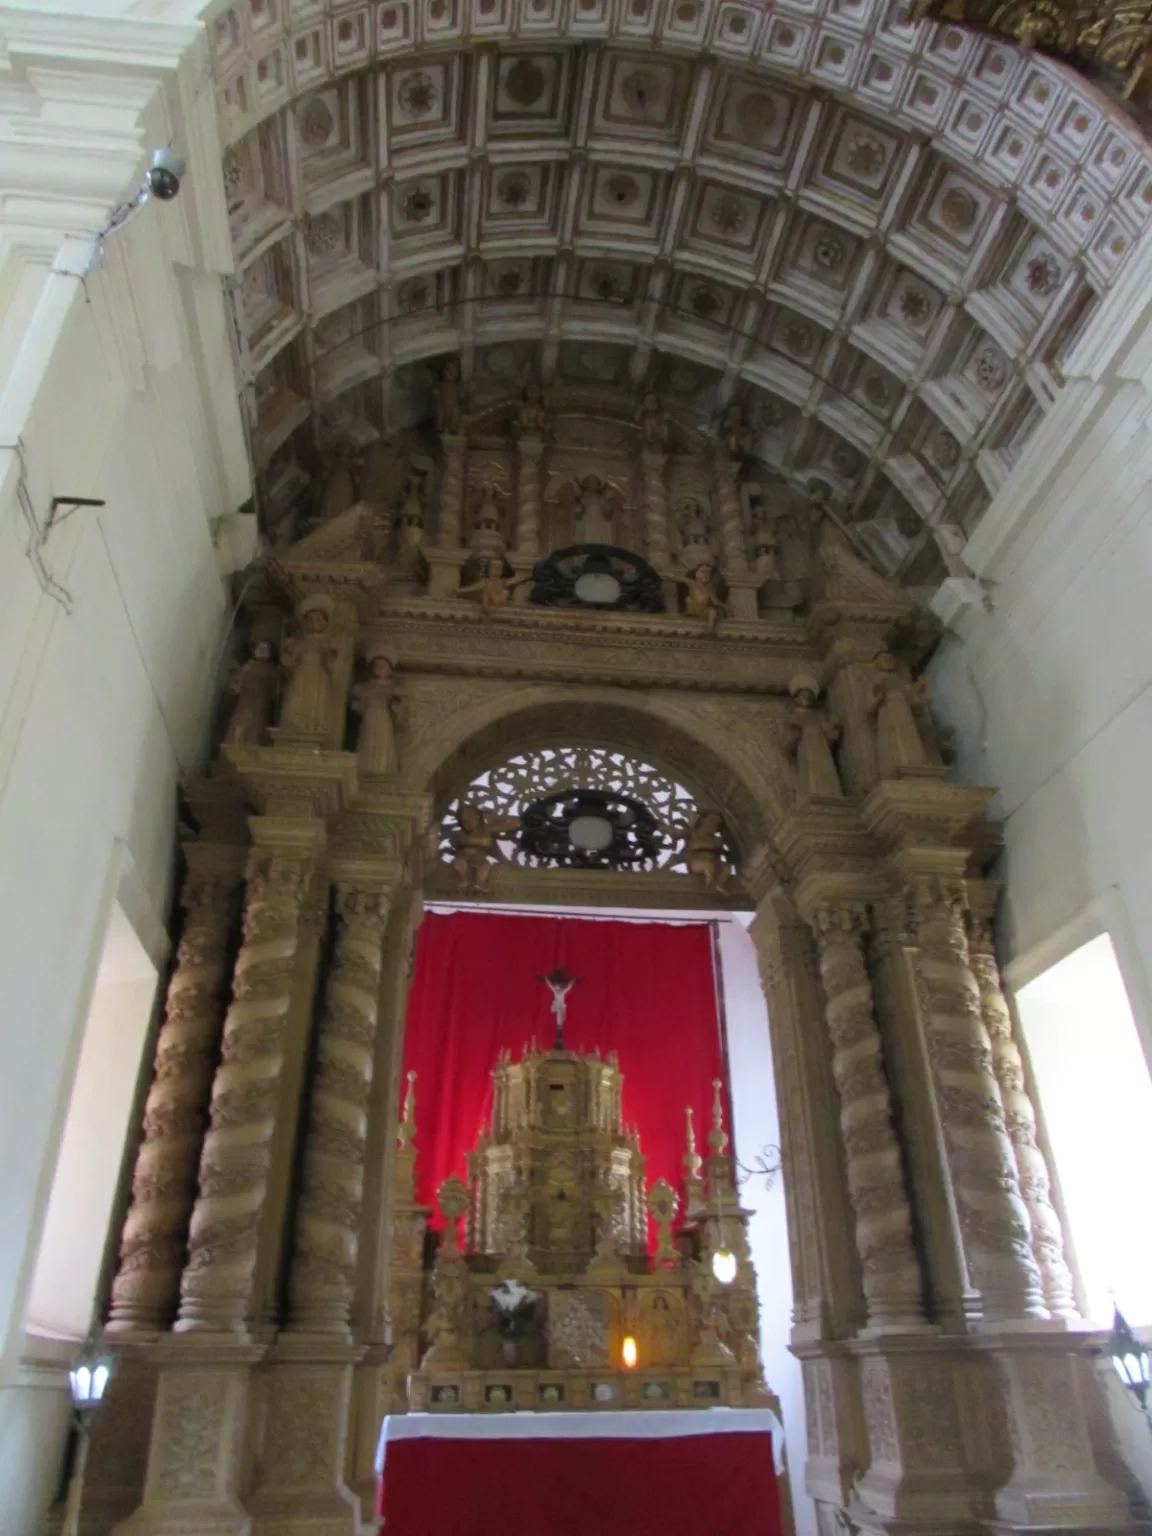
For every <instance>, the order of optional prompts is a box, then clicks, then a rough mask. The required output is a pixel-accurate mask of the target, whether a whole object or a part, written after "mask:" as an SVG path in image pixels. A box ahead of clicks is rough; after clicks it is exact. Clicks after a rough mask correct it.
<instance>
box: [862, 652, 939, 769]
mask: <svg viewBox="0 0 1152 1536" xmlns="http://www.w3.org/2000/svg"><path fill="white" fill-rule="evenodd" d="M873 667H874V671H873V674H872V699H871V702H870V703H869V705H868V713H869V714H870V715H872V716H873V717H874V719H875V721H876V765H877V768H878V769H879V773H880V777H881V778H882V779H890V778H893V777H895V776H896V775H898V774H900V773H901V772H902V771H903V770H904V769H905V768H923V767H924V766H925V765H926V764H927V761H928V758H927V754H926V753H925V751H924V740H923V737H922V736H921V734H920V727H919V725H918V724H917V719H916V717H917V715H918V714H919V713H921V712H922V711H923V709H924V708H925V707H926V706H925V702H924V698H925V691H926V686H927V685H926V683H925V681H924V679H923V678H921V679H920V680H919V682H916V683H909V682H907V681H906V680H905V679H904V678H903V677H901V675H900V673H899V671H898V670H897V667H896V658H895V656H893V654H892V652H891V651H878V652H877V654H876V659H875V661H874V663H873Z"/></svg>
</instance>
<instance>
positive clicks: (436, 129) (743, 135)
mask: <svg viewBox="0 0 1152 1536" xmlns="http://www.w3.org/2000/svg"><path fill="white" fill-rule="evenodd" d="M209 29H210V36H211V45H212V56H213V66H212V67H213V72H214V77H215V89H216V92H217V97H218V103H219V112H220V120H221V125H222V131H223V135H224V140H225V144H226V146H227V147H226V152H225V161H224V176H225V181H226V186H227V193H228V199H229V207H230V213H231V219H232V232H233V239H234V244H235V250H236V260H237V278H236V292H237V307H238V330H239V332H240V335H241V351H242V369H243V375H244V381H245V385H246V389H247V393H248V397H249V405H250V411H251V416H252V422H253V429H254V442H255V446H256V453H257V457H258V459H259V460H260V463H261V465H262V466H263V468H264V478H265V489H266V496H267V504H268V507H269V510H270V516H271V518H272V519H273V520H274V518H275V515H276V512H277V509H278V508H282V507H283V506H285V505H286V504H287V503H288V501H289V499H290V498H291V497H292V496H293V495H294V494H296V493H297V492H298V491H299V489H300V487H301V486H303V485H304V483H305V480H304V477H305V475H306V474H307V473H314V472H315V470H316V469H317V467H318V465H319V464H320V463H321V462H322V460H323V454H324V452H325V451H326V450H328V449H331V448H334V447H336V446H338V445H339V443H340V442H341V441H346V440H348V439H351V440H352V441H354V442H360V443H367V442H370V441H372V440H373V439H374V438H376V437H377V436H383V437H386V438H387V437H390V436H393V435H395V434H396V433H397V432H400V431H402V430H404V429H406V428H408V427H410V426H412V425H414V424H417V423H419V422H420V421H423V420H425V419H426V418H427V417H428V415H429V410H430V399H431V387H432V384H433V382H434V380H435V378H436V376H437V373H438V370H439V366H440V360H442V359H443V357H444V356H445V355H448V354H452V353H459V355H460V357H461V362H462V370H463V378H464V382H465V387H466V395H467V397H468V398H469V399H470V401H471V403H472V404H473V405H476V406H479V405H483V404H485V403H487V402H489V401H492V400H495V399H498V398H502V397H507V396H509V395H511V394H514V393H515V392H516V391H518V390H519V389H520V387H521V386H522V385H523V383H524V382H525V381H526V380H527V379H528V378H529V377H530V376H532V375H533V374H535V375H536V376H537V377H538V378H539V379H540V380H541V382H543V383H544V384H545V386H546V387H548V386H563V387H565V388H566V389H572V388H582V389H587V390H589V391H592V392H595V393H596V394H599V395H601V396H602V395H604V394H606V393H612V392H625V393H629V394H636V393H637V392H638V391H639V390H640V389H641V388H642V387H647V388H653V389H655V390H657V391H658V392H659V394H660V395H661V398H662V400H663V402H664V404H665V406H666V407H667V408H668V409H669V411H670V412H672V413H673V414H674V415H677V416H679V417H680V418H681V419H683V420H684V421H685V422H686V423H690V424H697V425H701V426H704V427H705V428H707V427H709V425H710V424H713V423H715V421H716V420H717V418H718V414H719V412H720V410H721V409H722V408H723V406H724V405H725V404H726V403H727V402H728V401H729V400H731V399H733V398H737V399H739V400H741V401H742V402H743V403H744V405H745V407H746V410H747V414H748V419H749V421H750V422H751V424H752V426H753V427H754V429H755V432H756V434H757V436H758V440H759V447H758V455H759V457H760V458H761V459H763V460H764V461H765V462H766V463H767V464H769V465H771V466H774V467H776V468H778V469H779V470H780V471H781V472H782V473H783V474H784V475H785V476H786V477H788V478H789V479H790V480H792V481H793V482H795V483H797V484H803V483H805V482H807V481H809V480H811V479H813V478H819V479H822V480H824V481H825V482H827V483H828V484H830V485H831V486H832V487H833V489H834V491H835V493H836V494H837V495H838V496H839V497H841V498H842V499H843V501H844V503H845V504H846V506H847V508H848V509H849V512H850V515H851V517H852V518H853V520H854V521H855V523H856V525H857V527H858V530H859V532H860V536H861V538H862V539H863V541H864V542H865V543H866V544H867V546H868V548H869V549H870V551H871V552H872V554H873V555H874V557H875V558H876V560H877V561H878V563H880V564H881V565H883V566H884V568H886V569H887V570H889V571H892V572H894V573H897V574H899V575H900V576H901V577H902V578H903V579H905V580H907V581H908V582H909V584H912V585H918V586H919V585H924V584H930V583H931V582H932V581H934V580H936V579H938V578H939V577H940V576H941V575H943V574H944V573H945V572H946V571H947V570H957V569H960V566H959V551H960V549H961V548H962V546H963V543H964V541H965V539H966V537H967V536H968V534H970V533H971V531H972V529H973V527H974V525H975V523H976V521H977V520H978V519H979V517H980V515H981V512H982V510H983V509H984V507H985V506H986V505H987V503H988V501H989V499H990V496H991V494H992V493H993V492H994V490H995V488H996V487H997V485H998V484H999V483H1000V482H1001V481H1002V479H1003V478H1004V476H1005V474H1006V473H1007V471H1008V469H1009V468H1010V466H1011V464H1012V462H1013V460H1014V458H1015V457H1016V455H1017V454H1018V453H1019V450H1020V447H1021V445H1022V443H1023V441H1024V439H1025V438H1026V436H1027V434H1028V433H1029V431H1030V430H1031V428H1032V427H1033V426H1034V424H1035V422H1036V420H1037V419H1038V417H1039V414H1040V413H1041V412H1042V410H1043V409H1044V407H1045V406H1046V404H1047V403H1048V402H1049V401H1050V400H1051V399H1052V398H1053V396H1054V393H1055V392H1056V390H1057V389H1058V387H1059V383H1060V362H1061V358H1062V357H1063V356H1064V354H1065V353H1066V352H1067V349H1068V347H1069V345H1070V344H1071V342H1072V341H1073V340H1074V339H1075V338H1076V337H1077V336H1078V335H1079V333H1080V332H1081V330H1082V328H1083V326H1084V323H1085V321H1086V320H1087V318H1088V317H1089V315H1090V314H1091V313H1092V311H1093V309H1094V307H1095V304H1096V302H1097V299H1098V296H1099V294H1100V293H1101V292H1102V291H1103V290H1104V289H1106V288H1107V287H1108V285H1109V284H1110V283H1111V282H1112V281H1113V280H1114V278H1115V276H1116V274H1117V272H1118V270H1119V268H1120V266H1121V264H1122V263H1123V261H1124V259H1125V256H1126V254H1127V252H1128V250H1129V248H1130V246H1131V245H1132V244H1133V242H1134V241H1135V239H1136V237H1137V236H1138V235H1139V233H1140V232H1141V230H1142V229H1143V228H1144V226H1145V225H1146V223H1147V222H1148V219H1149V216H1150V213H1152V154H1150V150H1149V145H1148V144H1147V143H1146V142H1145V141H1144V140H1143V139H1142V137H1141V136H1140V134H1139V132H1138V130H1137V129H1136V128H1135V127H1134V126H1133V125H1132V124H1131V123H1130V122H1129V121H1128V120H1127V119H1126V118H1125V117H1123V116H1122V115H1121V113H1120V112H1119V111H1118V110H1117V109H1115V108H1113V107H1112V106H1110V105H1109V104H1108V103H1107V102H1106V101H1105V100H1104V99H1103V98H1102V97H1100V96H1099V95H1097V94H1096V93H1095V92H1094V91H1093V89H1092V87H1091V86H1089V85H1086V84H1085V82H1084V81H1083V80H1081V79H1080V78H1079V77H1077V76H1076V75H1074V74H1073V73H1072V72H1070V71H1069V70H1067V69H1065V68H1064V67H1063V66H1061V65H1059V64H1056V63H1054V62H1052V61H1050V60H1046V59H1044V58H1042V57H1040V56H1038V55H1035V54H1031V53H1029V52H1027V51H1025V50H1022V49H1019V48H1015V47H1013V46H1011V45H1010V44H1007V43H1004V42H1001V41H998V40H995V39H988V38H985V37H980V36H977V35H976V34H974V33H970V32H967V31H965V30H963V29H961V28H957V27H948V26H936V25H934V24H930V23H919V24H916V25H906V24H903V23H901V22H900V20H899V17H898V11H897V9H896V7H895V6H893V5H889V4H884V3H881V0H780V3H778V4H776V5H774V6H772V7H770V8H763V7H760V6H754V5H748V4H738V3H733V0H377V3H373V4H369V5H365V4H360V3H347V4H339V5H337V4H331V3H325V0H320V3H308V0H304V3H294V0H239V3H234V4H231V5H227V6H224V7H222V8H220V9H218V10H217V11H215V12H214V13H212V14H211V16H210V19H209Z"/></svg>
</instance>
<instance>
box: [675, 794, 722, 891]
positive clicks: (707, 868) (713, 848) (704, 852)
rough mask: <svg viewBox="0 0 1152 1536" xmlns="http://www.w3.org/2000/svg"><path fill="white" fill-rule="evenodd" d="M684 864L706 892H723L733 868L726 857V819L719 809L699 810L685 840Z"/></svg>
mask: <svg viewBox="0 0 1152 1536" xmlns="http://www.w3.org/2000/svg"><path fill="white" fill-rule="evenodd" d="M682 857H683V860H684V866H685V868H686V869H687V871H688V873H689V874H690V875H694V876H695V877H696V879H697V880H699V881H700V883H701V885H702V886H703V887H704V889H705V890H706V891H722V890H723V889H724V887H725V885H726V884H727V882H728V876H729V874H730V872H731V871H730V870H729V868H728V863H727V860H726V858H725V840H724V819H723V817H722V816H721V815H720V813H719V812H718V811H700V812H699V813H698V814H697V816H696V818H695V820H694V821H693V822H692V826H691V828H690V830H689V832H688V836H687V837H686V838H685V841H684V853H683V855H682Z"/></svg>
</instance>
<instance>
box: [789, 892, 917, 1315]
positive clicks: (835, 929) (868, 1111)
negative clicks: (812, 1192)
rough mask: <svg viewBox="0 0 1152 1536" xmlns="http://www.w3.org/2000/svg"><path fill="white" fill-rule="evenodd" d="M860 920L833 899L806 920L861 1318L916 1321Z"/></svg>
mask: <svg viewBox="0 0 1152 1536" xmlns="http://www.w3.org/2000/svg"><path fill="white" fill-rule="evenodd" d="M865 923H866V914H865V911H864V909H863V907H862V906H860V905H857V904H853V903H841V904H839V905H836V906H821V907H819V908H818V909H817V910H816V912H815V913H814V915H813V921H812V927H813V930H814V931H815V934H816V943H817V947H818V950H819V954H820V975H821V978H822V980H823V983H824V997H825V1010H826V1019H827V1024H828V1033H829V1035H830V1036H831V1038H832V1048H833V1056H832V1075H833V1077H834V1078H835V1080H836V1087H837V1090H838V1091H839V1094H840V1129H841V1133H842V1135H843V1138H844V1149H845V1153H846V1156H847V1167H848V1189H849V1194H850V1196H851V1199H852V1206H853V1209H854V1211H855V1213H856V1247H857V1250H858V1252H859V1254H860V1262H861V1265H862V1266H863V1271H864V1295H865V1299H866V1301H867V1306H868V1321H869V1324H870V1325H873V1326H881V1325H884V1324H892V1323H897V1324H907V1323H909V1322H919V1321H921V1320H922V1319H923V1303H922V1298H921V1282H920V1269H919V1264H918V1262H917V1259H916V1254H915V1250H914V1249H913V1246H912V1218H911V1213H910V1210H909V1205H908V1197H907V1194H906V1192H905V1188H904V1175H903V1170H902V1166H901V1160H900V1148H899V1144H898V1142H897V1140H896V1132H895V1129H894V1127H893V1117H892V1095H891V1090H890V1088H889V1085H888V1079H887V1077H886V1075H885V1071H884V1060H883V1052H882V1048H881V1043H880V1032H879V1030H878V1028H877V1025H876V1016H875V1009H874V1003H873V997H872V983H871V982H870V981H869V979H868V972H867V968H866V966H865V963H864V950H863V942H862V941H863V933H864V929H865Z"/></svg>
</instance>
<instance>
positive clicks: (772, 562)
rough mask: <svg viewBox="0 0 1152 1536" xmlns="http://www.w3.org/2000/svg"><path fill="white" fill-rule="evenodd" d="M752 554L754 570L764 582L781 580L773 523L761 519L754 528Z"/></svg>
mask: <svg viewBox="0 0 1152 1536" xmlns="http://www.w3.org/2000/svg"><path fill="white" fill-rule="evenodd" d="M752 554H753V558H754V562H755V563H754V565H753V570H754V572H755V574H756V577H757V579H758V580H759V581H760V582H761V583H762V584H763V583H764V582H766V581H779V580H780V561H779V560H778V559H777V556H776V534H775V532H774V530H773V528H772V525H771V523H769V522H767V521H764V520H761V521H760V522H758V523H757V524H756V526H755V528H753V530H752Z"/></svg>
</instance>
